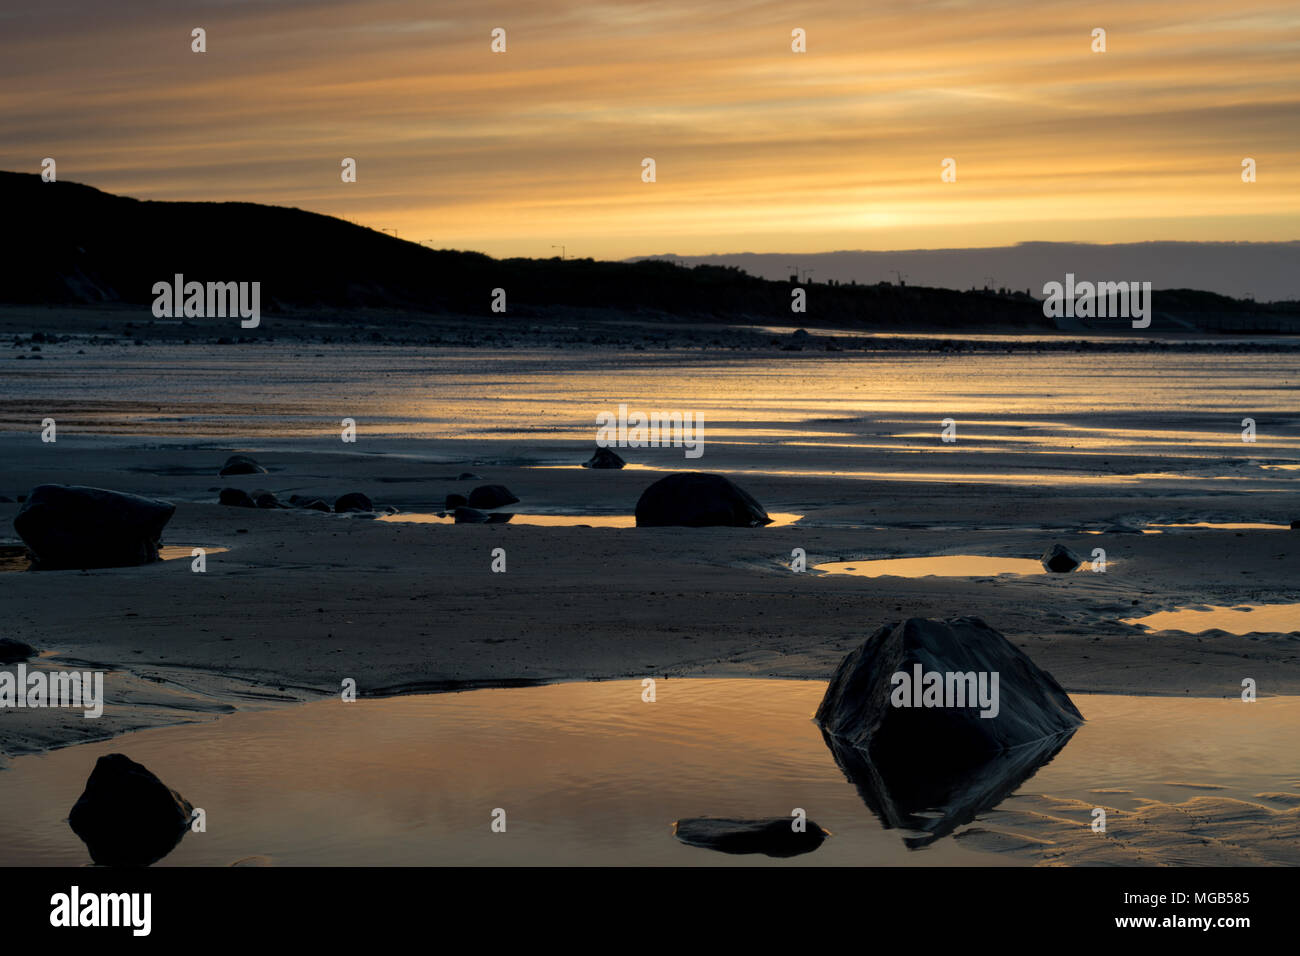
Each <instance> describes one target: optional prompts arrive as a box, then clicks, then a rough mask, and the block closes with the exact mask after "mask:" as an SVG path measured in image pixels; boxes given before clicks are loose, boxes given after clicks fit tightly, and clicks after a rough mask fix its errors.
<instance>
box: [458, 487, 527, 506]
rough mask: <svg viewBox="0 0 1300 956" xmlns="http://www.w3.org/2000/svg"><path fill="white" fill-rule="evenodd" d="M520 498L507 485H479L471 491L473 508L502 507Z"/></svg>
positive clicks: (470, 496)
mask: <svg viewBox="0 0 1300 956" xmlns="http://www.w3.org/2000/svg"><path fill="white" fill-rule="evenodd" d="M518 500H519V499H518V498H516V497H515V496H514V495H512V494H511V493H510V489H509V488H507V487H506V486H505V485H479V486H478V487H477V488H475V489H474V490H473V491H471V492H470V493H469V506H470V507H471V508H500V507H501V506H502V505H512V504H514V503H515V502H516V501H518Z"/></svg>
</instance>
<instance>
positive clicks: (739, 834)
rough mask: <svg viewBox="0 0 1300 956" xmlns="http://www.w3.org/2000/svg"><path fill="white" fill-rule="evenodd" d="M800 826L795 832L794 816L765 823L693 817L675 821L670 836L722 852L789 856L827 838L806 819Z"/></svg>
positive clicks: (774, 818)
mask: <svg viewBox="0 0 1300 956" xmlns="http://www.w3.org/2000/svg"><path fill="white" fill-rule="evenodd" d="M803 826H804V829H803V831H802V832H800V831H797V830H795V829H794V817H769V818H767V819H765V820H726V819H722V818H715V817H692V818H691V819H689V820H678V821H677V822H676V823H675V824H674V825H673V833H674V834H675V835H676V837H677V839H679V840H681V841H682V842H683V843H689V844H690V845H691V846H701V847H706V848H708V849H710V850H718V851H720V852H722V853H762V854H765V855H766V856H779V857H788V856H798V855H799V854H801V853H811V852H812V851H813V850H815V849H817V848H818V847H819V846H821V845H822V842H823V841H824V840H825V839H826V837H827V836H828V835H829V834H828V832H827V831H826V830H823V829H822V828H821V827H819V826H818V825H817V824H815V823H813V822H812V821H811V820H805V821H804V822H803Z"/></svg>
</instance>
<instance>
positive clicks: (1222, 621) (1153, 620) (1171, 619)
mask: <svg viewBox="0 0 1300 956" xmlns="http://www.w3.org/2000/svg"><path fill="white" fill-rule="evenodd" d="M1124 623H1125V624H1138V625H1140V626H1142V627H1145V628H1147V629H1149V630H1152V631H1186V632H1187V633H1189V634H1200V633H1201V632H1203V631H1215V630H1217V631H1227V632H1228V633H1229V634H1250V633H1253V632H1259V631H1265V632H1268V631H1271V632H1276V633H1281V634H1291V633H1297V632H1300V604H1239V605H1236V606H1234V607H1223V606H1221V605H1215V604H1210V605H1204V606H1200V607H1183V608H1177V609H1176V610H1173V611H1157V612H1156V613H1154V614H1148V615H1147V616H1146V617H1131V618H1126V619H1125V620H1124Z"/></svg>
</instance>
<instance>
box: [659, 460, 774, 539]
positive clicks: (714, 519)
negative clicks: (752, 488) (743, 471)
mask: <svg viewBox="0 0 1300 956" xmlns="http://www.w3.org/2000/svg"><path fill="white" fill-rule="evenodd" d="M771 521H772V519H771V518H769V517H768V516H767V512H766V511H764V510H763V506H762V505H760V504H759V503H758V502H757V501H755V500H754V498H753V497H752V496H750V495H749V494H748V493H746V492H745V491H743V490H741V489H740V488H738V487H737V486H736V485H735V484H733V483H732V482H731V481H729V480H727V479H726V478H723V477H722V476H721V475H706V474H702V473H700V472H698V471H687V472H680V473H678V474H675V475H668V476H667V477H664V478H660V479H659V480H658V481H656V482H655V483H654V484H653V485H651V486H650V487H649V488H647V489H646V490H645V491H644V492H642V494H641V498H640V500H639V501H637V503H636V525H637V527H638V528H660V527H670V526H677V527H687V528H709V527H719V526H720V527H727V528H755V527H759V526H760V525H765V524H770V523H771Z"/></svg>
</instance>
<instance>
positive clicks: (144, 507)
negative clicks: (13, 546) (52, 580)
mask: <svg viewBox="0 0 1300 956" xmlns="http://www.w3.org/2000/svg"><path fill="white" fill-rule="evenodd" d="M175 511H176V506H175V505H173V504H170V503H169V502H166V501H160V500H158V499H157V498H144V497H142V496H140V495H132V494H126V493H125V492H121V491H109V490H107V489H105V488H87V487H84V486H82V485H38V486H37V487H36V488H34V489H33V490H32V492H31V494H30V495H28V496H27V500H26V501H24V502H23V506H22V508H20V509H19V511H18V515H17V516H16V517H15V518H14V530H15V531H17V532H18V536H19V537H21V538H22V539H23V543H24V544H26V545H27V549H28V551H30V552H31V554H32V568H33V569H34V570H38V571H53V570H60V569H64V570H66V569H73V568H123V567H130V566H132V565H136V564H148V563H149V562H151V561H157V560H158V545H159V542H160V541H161V539H162V531H163V527H164V526H165V525H166V524H167V522H168V521H170V520H171V516H172V515H173V514H174V513H175Z"/></svg>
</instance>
